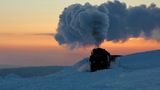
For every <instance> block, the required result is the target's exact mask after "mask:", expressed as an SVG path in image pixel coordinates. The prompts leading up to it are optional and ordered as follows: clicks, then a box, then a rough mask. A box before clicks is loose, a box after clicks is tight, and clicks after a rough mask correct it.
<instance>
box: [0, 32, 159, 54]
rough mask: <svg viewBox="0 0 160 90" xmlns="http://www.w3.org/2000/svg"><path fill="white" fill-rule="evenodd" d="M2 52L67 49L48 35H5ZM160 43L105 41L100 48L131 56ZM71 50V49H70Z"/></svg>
mask: <svg viewBox="0 0 160 90" xmlns="http://www.w3.org/2000/svg"><path fill="white" fill-rule="evenodd" d="M0 37H1V38H0V41H1V42H0V50H11V49H14V50H20V49H21V50H53V49H55V50H56V51H63V52H65V51H66V50H67V47H64V46H60V45H59V44H58V43H57V42H56V41H55V40H54V38H53V36H49V35H48V36H47V35H4V36H0ZM159 46H160V43H159V42H157V41H154V40H145V39H143V38H130V39H128V41H126V42H123V43H122V42H117V43H114V42H112V41H105V42H104V43H103V44H102V45H101V46H100V47H102V48H105V49H107V50H108V51H109V52H111V53H112V54H123V55H124V54H129V53H134V52H141V51H148V50H156V49H160V47H159ZM92 48H93V47H87V48H80V49H78V51H80V52H81V53H84V51H85V52H86V50H87V53H90V51H91V49H92ZM68 50H69V49H68Z"/></svg>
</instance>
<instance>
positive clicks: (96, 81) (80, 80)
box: [0, 50, 160, 90]
mask: <svg viewBox="0 0 160 90" xmlns="http://www.w3.org/2000/svg"><path fill="white" fill-rule="evenodd" d="M159 55H160V50H159V51H158V50H157V51H150V52H145V53H138V54H132V55H127V56H124V57H121V58H118V60H117V61H116V64H115V66H114V67H113V68H112V69H108V70H100V71H97V72H88V71H87V68H83V69H82V67H84V66H85V65H87V64H86V63H88V58H85V59H84V60H82V61H81V62H79V63H77V64H75V65H74V66H72V67H70V68H65V69H64V70H63V71H61V72H58V73H56V74H51V75H48V76H43V77H34V78H18V77H15V76H14V75H11V76H9V77H12V76H13V77H15V78H14V79H13V78H0V90H160V77H159V76H160V56H159Z"/></svg>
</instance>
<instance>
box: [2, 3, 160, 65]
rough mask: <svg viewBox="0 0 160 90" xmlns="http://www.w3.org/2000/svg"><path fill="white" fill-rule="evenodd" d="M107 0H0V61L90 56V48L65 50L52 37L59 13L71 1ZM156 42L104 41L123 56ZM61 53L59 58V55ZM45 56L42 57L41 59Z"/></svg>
mask: <svg viewBox="0 0 160 90" xmlns="http://www.w3.org/2000/svg"><path fill="white" fill-rule="evenodd" d="M106 1H107V0H0V64H6V65H72V64H74V63H75V62H77V61H78V60H80V59H81V58H83V57H86V56H88V55H90V51H91V50H92V48H93V47H85V48H81V49H77V50H69V49H68V48H67V47H65V46H60V45H58V43H57V42H56V41H55V40H54V38H53V34H55V33H56V29H57V25H58V21H59V15H60V14H61V13H62V11H63V9H64V8H65V7H67V6H69V5H71V4H74V3H81V4H84V3H86V2H90V3H91V4H95V5H99V4H102V3H104V2H106ZM120 1H122V2H125V3H126V4H127V6H128V7H129V6H137V5H140V4H146V5H150V4H151V3H155V4H157V6H158V7H160V3H159V0H120ZM159 45H160V43H158V42H156V41H153V40H144V39H143V38H130V39H129V40H128V41H127V42H125V43H121V42H119V43H114V42H104V43H103V44H102V45H101V47H103V48H105V49H107V50H108V51H109V52H111V53H112V54H121V55H126V54H130V53H135V52H142V51H148V50H156V49H160V47H159ZM62 56H63V57H62ZM44 59H45V60H44Z"/></svg>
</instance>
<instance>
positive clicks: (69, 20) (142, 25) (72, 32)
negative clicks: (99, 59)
mask: <svg viewBox="0 0 160 90" xmlns="http://www.w3.org/2000/svg"><path fill="white" fill-rule="evenodd" d="M159 34H160V8H158V7H157V6H156V5H155V4H151V5H150V6H148V7H147V6H146V5H140V6H135V7H129V8H127V6H126V4H125V3H122V2H120V1H114V2H111V1H109V2H107V3H103V4H101V5H99V6H93V5H91V4H89V3H86V4H85V5H81V4H74V5H71V6H69V7H67V8H65V9H64V11H63V13H62V14H61V15H60V21H59V26H58V29H57V34H56V35H55V39H56V40H57V41H58V42H59V44H67V45H69V46H70V47H71V48H75V47H81V46H87V45H96V46H99V45H100V44H101V43H102V42H103V41H104V40H107V41H115V42H117V41H125V40H127V39H128V38H130V37H140V36H141V37H144V38H146V39H154V40H160V36H159Z"/></svg>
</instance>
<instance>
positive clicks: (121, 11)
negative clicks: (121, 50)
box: [103, 1, 160, 41]
mask: <svg viewBox="0 0 160 90" xmlns="http://www.w3.org/2000/svg"><path fill="white" fill-rule="evenodd" d="M103 5H104V6H105V7H107V8H108V10H109V24H110V26H109V31H108V36H107V38H106V39H107V40H111V41H125V40H127V39H128V38H130V37H140V36H141V37H142V36H143V37H144V38H146V39H156V40H160V38H153V37H154V32H160V29H159V28H160V8H158V7H156V5H155V4H151V5H150V6H149V7H147V6H146V5H140V6H135V7H129V8H127V6H126V4H125V3H121V2H119V1H114V2H108V3H104V4H103ZM159 34H160V33H159Z"/></svg>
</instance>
